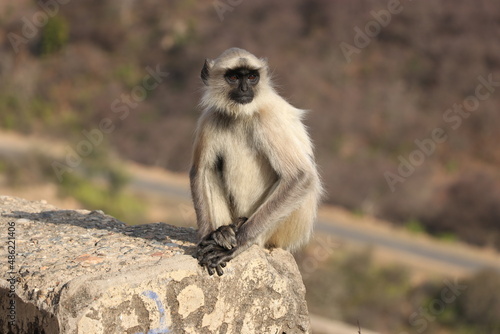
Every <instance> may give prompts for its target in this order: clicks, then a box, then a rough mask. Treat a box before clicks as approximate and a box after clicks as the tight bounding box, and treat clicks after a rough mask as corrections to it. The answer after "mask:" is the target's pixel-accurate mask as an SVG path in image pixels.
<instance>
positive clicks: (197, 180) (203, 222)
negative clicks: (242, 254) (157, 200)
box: [189, 131, 231, 240]
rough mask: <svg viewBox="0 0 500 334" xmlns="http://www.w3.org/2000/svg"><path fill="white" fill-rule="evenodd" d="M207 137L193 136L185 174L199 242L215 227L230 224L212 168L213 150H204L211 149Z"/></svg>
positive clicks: (220, 186)
mask: <svg viewBox="0 0 500 334" xmlns="http://www.w3.org/2000/svg"><path fill="white" fill-rule="evenodd" d="M209 137H210V136H207V135H206V134H205V133H204V132H203V131H202V132H201V133H198V134H197V136H196V139H195V145H194V153H193V164H192V166H191V170H190V173H189V176H190V183H191V195H192V198H193V204H194V209H195V212H196V221H197V224H198V236H199V238H200V240H203V239H204V238H205V237H206V236H207V235H209V234H210V233H211V232H213V231H215V230H216V229H217V227H218V226H221V225H227V224H229V223H231V214H230V209H229V203H227V199H226V196H225V190H224V186H223V184H222V180H221V179H220V177H219V176H218V175H217V170H216V165H215V164H214V161H215V160H216V155H215V154H214V151H213V150H208V149H206V147H207V146H208V147H210V146H213V144H212V143H210V142H209Z"/></svg>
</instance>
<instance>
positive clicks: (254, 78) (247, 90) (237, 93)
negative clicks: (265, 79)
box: [224, 67, 260, 104]
mask: <svg viewBox="0 0 500 334" xmlns="http://www.w3.org/2000/svg"><path fill="white" fill-rule="evenodd" d="M224 78H225V79H226V81H227V83H228V84H229V86H231V87H232V89H231V91H230V92H229V98H230V99H231V100H233V101H235V102H237V103H240V104H247V103H250V102H252V100H253V98H254V95H255V93H254V88H255V86H256V85H257V84H258V83H259V78H260V77H259V71H257V70H252V69H248V68H243V67H242V68H236V69H234V70H228V71H227V72H226V74H225V75H224Z"/></svg>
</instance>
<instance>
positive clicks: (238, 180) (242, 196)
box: [218, 141, 277, 216]
mask: <svg viewBox="0 0 500 334" xmlns="http://www.w3.org/2000/svg"><path fill="white" fill-rule="evenodd" d="M223 151H224V154H223V156H222V157H221V159H222V161H220V165H219V168H220V170H219V173H218V174H219V177H220V178H221V181H222V184H223V186H224V188H225V192H226V196H227V199H228V202H229V203H230V205H231V206H232V208H231V209H232V211H234V212H233V213H234V214H235V215H236V216H250V215H251V214H252V213H253V212H254V211H255V210H256V209H257V208H258V207H259V206H260V204H261V203H262V202H263V201H264V200H265V198H266V197H267V196H268V194H269V192H270V190H271V188H272V187H273V185H274V184H275V183H276V181H277V175H276V173H275V172H274V170H273V169H272V167H271V164H270V162H269V160H268V159H267V157H265V156H264V155H263V154H261V153H260V152H259V151H258V150H256V149H255V148H252V147H250V146H249V145H245V143H242V142H238V141H233V142H231V143H228V145H226V147H225V149H224V150H223Z"/></svg>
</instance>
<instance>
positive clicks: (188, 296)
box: [0, 196, 309, 334]
mask: <svg viewBox="0 0 500 334" xmlns="http://www.w3.org/2000/svg"><path fill="white" fill-rule="evenodd" d="M0 214H1V216H0V226H1V229H0V233H1V235H0V239H1V245H0V252H1V253H0V259H1V260H0V264H1V272H2V273H3V276H4V277H3V279H2V280H0V332H1V333H30V334H31V333H38V334H42V333H45V334H50V333H71V334H76V333H79V334H82V333H83V334H86V333H89V334H98V333H107V334H109V333H128V334H139V333H144V334H145V333H150V334H153V333H155V334H158V333H259V334H261V333H279V334H282V333H287V334H291V333H307V332H308V331H309V318H308V313H307V306H306V302H305V299H304V294H305V289H304V286H303V284H302V280H301V276H300V273H299V271H298V269H297V266H296V264H295V261H294V259H293V257H292V256H291V255H290V254H289V253H288V252H286V251H283V250H279V249H276V250H271V251H269V250H263V249H260V248H259V247H257V246H254V247H252V248H251V249H249V250H248V251H246V252H244V253H243V254H241V255H240V256H238V257H237V258H236V259H234V260H233V261H231V262H230V263H229V264H228V266H227V268H226V269H225V274H224V275H223V276H221V277H218V276H216V275H215V276H209V275H208V274H207V273H206V272H205V271H204V270H203V268H201V267H200V266H198V264H197V262H196V260H195V259H194V258H193V257H192V254H193V252H194V245H195V241H196V240H195V230H194V229H192V228H178V227H174V226H170V225H167V224H164V223H155V224H147V225H138V226H127V225H125V224H124V223H122V222H120V221H118V220H116V219H114V218H113V217H110V216H107V215H105V214H104V213H102V212H100V211H92V212H90V211H84V210H59V209H57V208H55V207H53V206H51V205H48V204H47V203H45V202H43V201H42V202H30V201H26V200H22V199H18V198H13V197H7V196H2V197H0ZM14 244H15V251H14V252H13V249H14V247H13V246H14ZM9 246H10V247H9ZM9 253H14V254H10V255H11V257H10V258H9ZM12 255H15V256H14V257H12Z"/></svg>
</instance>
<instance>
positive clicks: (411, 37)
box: [0, 0, 500, 247]
mask: <svg viewBox="0 0 500 334" xmlns="http://www.w3.org/2000/svg"><path fill="white" fill-rule="evenodd" d="M61 2H64V1H61ZM221 3H222V4H226V5H225V7H224V6H222V7H221V5H220V4H221ZM390 3H392V1H367V0H366V1H359V0H357V1H350V2H335V1H327V0H313V1H305V0H303V1H299V0H290V1H287V2H284V1H271V2H270V1H264V0H258V1H242V2H241V4H240V5H238V6H231V5H229V4H228V2H225V1H217V2H212V1H168V2H158V1H152V0H144V1H140V2H138V1H133V0H127V1H109V0H87V1H69V2H67V4H59V3H58V2H56V1H55V0H54V1H47V2H42V4H44V5H43V6H41V5H40V4H37V2H35V1H26V0H23V1H16V2H11V1H7V0H3V1H0V22H1V25H0V127H1V128H2V129H8V130H14V131H18V132H21V133H25V134H35V135H43V136H46V137H54V138H55V139H65V140H67V141H68V143H69V146H68V156H71V155H72V154H73V155H74V154H77V155H78V156H79V157H80V158H81V159H85V158H86V157H87V155H90V154H91V153H92V154H93V153H94V152H100V153H99V154H101V155H106V154H107V153H102V152H107V151H116V152H118V154H119V155H120V156H121V157H122V158H126V159H131V160H134V161H137V162H140V163H144V164H149V165H156V166H161V167H164V168H167V169H170V170H173V171H187V170H188V168H189V160H190V151H191V143H192V134H193V130H194V126H195V122H196V119H197V117H198V115H199V109H198V107H197V100H198V99H199V97H200V87H201V82H200V80H199V72H200V69H201V66H202V64H203V60H204V58H206V57H208V58H214V57H216V56H217V55H219V54H220V52H222V51H223V50H224V49H226V48H228V47H231V46H239V47H243V48H246V49H248V50H249V51H251V52H253V53H255V54H257V55H259V56H265V57H267V58H268V59H269V63H270V66H271V68H272V69H273V71H274V74H275V77H276V79H275V82H276V84H277V87H278V90H279V91H280V92H282V94H283V95H284V96H285V97H287V98H288V99H289V100H290V101H291V102H292V104H294V105H296V106H297V107H300V108H304V109H309V110H311V112H310V113H309V114H308V117H307V120H306V122H307V124H308V126H309V129H310V133H311V135H312V137H313V139H314V142H315V144H316V148H317V149H316V151H317V160H318V163H319V165H320V168H321V172H322V175H323V178H324V181H325V184H326V187H327V190H328V198H327V201H328V202H330V203H333V204H339V205H342V206H345V207H347V208H349V209H350V210H352V211H355V212H358V213H360V214H371V215H375V216H378V217H382V218H385V219H389V220H391V221H393V222H394V223H396V224H405V225H408V226H410V227H411V228H414V229H425V230H427V231H428V232H430V233H433V234H436V235H444V236H450V235H451V236H452V237H453V236H456V237H458V238H460V239H463V240H466V241H468V242H471V243H474V244H478V245H494V246H496V247H500V224H499V222H500V169H499V168H498V167H499V166H500V149H499V148H498V142H500V132H499V131H498V129H499V128H500V118H499V117H498V116H497V114H498V105H499V104H500V89H499V87H500V44H499V43H498V38H499V36H500V3H499V2H496V1H493V0H490V1H486V0H480V1H474V2H470V1H469V2H467V1H466V0H455V1H452V0H447V1H441V2H439V3H438V2H428V1H427V2H424V1H402V2H401V4H400V6H398V7H397V8H392V7H390ZM214 4H216V5H218V7H214ZM217 10H218V11H217ZM384 13H385V15H384ZM387 13H389V16H388V15H387ZM391 13H392V14H391ZM377 22H380V23H377ZM377 27H378V29H377ZM370 29H371V30H370ZM360 31H361V32H360ZM342 45H343V46H344V52H343V51H342V48H341V46H342ZM346 45H349V47H348V49H346ZM345 50H350V51H349V52H347V53H346V51H345ZM346 55H347V57H346ZM488 82H489V83H488ZM480 85H482V86H481V87H480V88H479V89H478V87H479V86H480ZM462 105H463V106H462ZM460 106H462V107H461V108H462V109H460ZM467 110H471V111H470V112H468V111H467ZM439 129H441V130H439ZM84 143H90V146H89V145H87V146H85V144H84ZM75 152H76V153H75ZM419 152H420V153H419ZM61 164H62V166H68V161H62V162H61ZM77 165H78V163H75V166H76V167H75V166H70V169H72V168H77ZM52 167H53V166H52ZM54 173H55V174H56V176H57V174H58V173H59V176H60V177H61V178H63V179H64V178H66V177H67V176H68V175H71V174H70V173H64V169H59V170H58V172H57V171H56V172H54ZM117 175H118V176H119V173H117ZM388 178H389V182H388ZM120 180H121V179H120V178H119V179H118V181H117V182H118V183H120V182H121V181H120ZM70 181H72V180H70ZM64 182H68V181H64ZM78 182H80V183H79V184H81V180H79V181H78ZM70 183H71V182H70Z"/></svg>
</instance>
